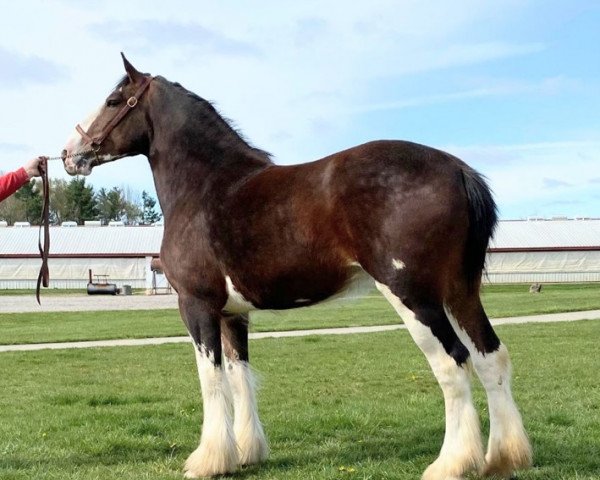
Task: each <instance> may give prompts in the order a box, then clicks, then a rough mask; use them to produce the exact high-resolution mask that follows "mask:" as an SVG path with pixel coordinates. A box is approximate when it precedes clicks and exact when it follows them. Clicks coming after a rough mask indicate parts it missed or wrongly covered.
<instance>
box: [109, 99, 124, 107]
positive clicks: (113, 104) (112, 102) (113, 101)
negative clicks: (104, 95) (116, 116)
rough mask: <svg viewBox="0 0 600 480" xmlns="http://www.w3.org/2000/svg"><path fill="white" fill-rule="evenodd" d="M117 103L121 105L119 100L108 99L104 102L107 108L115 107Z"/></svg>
mask: <svg viewBox="0 0 600 480" xmlns="http://www.w3.org/2000/svg"><path fill="white" fill-rule="evenodd" d="M119 103H121V99H119V98H109V99H108V100H106V106H107V107H116V106H118V105H119Z"/></svg>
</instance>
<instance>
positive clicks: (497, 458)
mask: <svg viewBox="0 0 600 480" xmlns="http://www.w3.org/2000/svg"><path fill="white" fill-rule="evenodd" d="M446 315H447V316H448V318H449V319H450V322H451V323H452V327H453V328H454V330H455V331H456V333H457V335H458V337H459V338H460V340H461V341H462V342H463V344H464V345H465V346H466V347H467V348H468V349H469V352H470V353H471V358H472V359H473V364H474V366H475V370H476V371H477V375H478V376H479V379H480V380H481V383H482V384H483V386H484V388H485V391H486V393H487V397H488V406H489V412H490V437H489V441H488V449H487V453H486V455H485V461H486V465H485V470H484V473H486V474H490V475H492V474H497V475H500V476H503V477H508V476H510V475H511V474H512V473H513V472H514V471H515V470H518V469H520V468H526V467H529V466H530V465H531V461H532V451H531V445H530V443H529V439H528V438H527V434H526V433H525V428H524V427H523V420H522V419H521V414H520V413H519V410H518V408H517V406H516V404H515V402H514V400H513V397H512V392H511V387H510V385H511V363H510V357H509V355H508V350H507V349H506V347H505V346H504V345H503V344H500V348H499V349H498V350H497V351H495V352H492V353H487V354H485V355H483V354H482V353H481V352H479V351H478V350H477V348H476V347H475V344H474V343H473V341H472V340H471V338H470V337H469V335H468V334H467V333H466V332H465V331H464V330H463V329H462V328H461V327H460V325H459V324H458V322H457V320H456V318H455V317H454V316H453V315H452V312H451V311H450V309H449V308H447V307H446Z"/></svg>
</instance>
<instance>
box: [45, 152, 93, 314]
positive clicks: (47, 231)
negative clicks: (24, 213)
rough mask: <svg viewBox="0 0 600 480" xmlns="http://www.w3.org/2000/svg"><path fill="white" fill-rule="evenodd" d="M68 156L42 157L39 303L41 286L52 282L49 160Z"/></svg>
mask: <svg viewBox="0 0 600 480" xmlns="http://www.w3.org/2000/svg"><path fill="white" fill-rule="evenodd" d="M93 151H94V150H93V149H91V148H89V149H87V150H83V151H80V152H77V153H73V154H71V155H68V156H69V157H72V158H76V157H81V156H83V155H85V154H87V153H90V152H93ZM64 158H66V157H62V156H57V157H40V163H39V167H38V169H39V171H40V178H41V179H42V190H43V198H42V218H41V220H40V230H39V234H38V248H39V250H40V257H42V265H41V267H40V273H39V275H38V279H37V286H36V288H35V298H36V300H37V302H38V304H39V305H41V304H42V303H41V302H40V287H41V286H44V288H48V286H49V284H50V271H49V269H48V256H49V254H50V182H49V181H48V162H50V161H53V160H64ZM42 229H43V230H44V242H43V243H42Z"/></svg>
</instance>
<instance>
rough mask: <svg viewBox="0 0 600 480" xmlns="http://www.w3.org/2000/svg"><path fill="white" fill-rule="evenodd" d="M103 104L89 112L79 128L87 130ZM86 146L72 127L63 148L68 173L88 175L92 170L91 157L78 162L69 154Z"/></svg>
mask: <svg viewBox="0 0 600 480" xmlns="http://www.w3.org/2000/svg"><path fill="white" fill-rule="evenodd" d="M102 108H103V105H101V106H100V107H98V108H97V109H96V110H94V111H93V112H92V113H91V114H89V115H88V116H87V117H86V119H85V120H84V121H83V122H81V124H80V125H81V128H83V130H84V131H86V132H87V131H88V130H89V128H90V127H91V125H92V124H93V123H94V121H95V120H96V118H98V115H100V112H101V111H102ZM86 148H87V147H86V146H85V145H84V140H83V138H82V136H81V135H80V134H79V132H78V131H77V130H75V129H73V132H72V133H71V135H70V136H69V138H68V139H67V142H66V144H65V148H64V150H66V152H67V158H66V159H65V170H66V171H67V173H68V174H70V175H89V174H90V173H91V171H92V169H91V166H90V163H91V159H89V160H88V159H86V160H84V161H82V162H80V163H79V164H78V162H77V161H78V159H77V158H73V157H72V156H71V155H73V154H76V153H77V152H81V151H82V150H85V149H86Z"/></svg>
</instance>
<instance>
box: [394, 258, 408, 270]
mask: <svg viewBox="0 0 600 480" xmlns="http://www.w3.org/2000/svg"><path fill="white" fill-rule="evenodd" d="M392 267H394V269H396V270H402V269H403V268H406V264H405V263H404V262H403V261H402V260H399V259H397V258H394V259H393V260H392Z"/></svg>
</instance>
